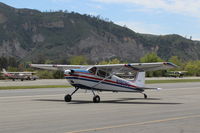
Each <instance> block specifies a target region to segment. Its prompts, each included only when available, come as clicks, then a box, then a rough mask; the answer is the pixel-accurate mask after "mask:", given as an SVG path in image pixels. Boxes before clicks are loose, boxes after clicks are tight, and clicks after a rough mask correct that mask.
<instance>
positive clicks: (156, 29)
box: [0, 0, 200, 40]
mask: <svg viewBox="0 0 200 133" xmlns="http://www.w3.org/2000/svg"><path fill="white" fill-rule="evenodd" d="M0 2H3V3H5V4H8V5H10V6H13V7H16V8H31V9H37V10H40V11H50V10H56V11H57V10H68V11H70V12H71V11H74V12H78V13H80V14H90V15H95V16H97V15H100V16H101V17H103V18H108V19H109V20H111V21H113V22H114V23H117V24H120V25H122V26H123V25H126V26H127V27H128V28H130V29H132V30H134V31H135V32H139V33H150V34H157V35H165V34H179V35H182V36H184V37H185V36H186V37H187V38H189V37H190V36H192V39H193V40H200V0H0Z"/></svg>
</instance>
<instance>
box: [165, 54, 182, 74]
mask: <svg viewBox="0 0 200 133" xmlns="http://www.w3.org/2000/svg"><path fill="white" fill-rule="evenodd" d="M168 61H169V62H172V63H174V64H175V65H177V66H178V67H177V68H174V69H172V70H174V71H176V70H183V69H184V64H183V62H182V61H181V60H180V59H179V58H178V56H172V57H171V58H170V59H169V60H168Z"/></svg>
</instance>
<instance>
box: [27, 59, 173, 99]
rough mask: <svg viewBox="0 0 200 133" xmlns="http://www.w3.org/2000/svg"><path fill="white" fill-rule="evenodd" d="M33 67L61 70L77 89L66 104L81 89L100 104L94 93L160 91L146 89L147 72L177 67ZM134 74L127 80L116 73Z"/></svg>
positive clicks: (167, 63)
mask: <svg viewBox="0 0 200 133" xmlns="http://www.w3.org/2000/svg"><path fill="white" fill-rule="evenodd" d="M30 66H31V67H35V68H40V69H48V70H61V71H63V72H64V77H65V79H67V80H68V82H69V83H70V84H71V85H72V86H74V87H75V90H74V91H73V92H72V93H71V94H67V95H66V96H65V97H64V100H65V101H66V102H70V101H71V100H72V95H73V94H74V93H75V92H76V91H77V90H79V89H86V90H91V91H92V93H93V95H94V97H93V102H94V103H99V102H100V97H99V96H98V95H96V94H95V92H94V91H112V92H136V93H142V94H143V95H144V98H145V99H146V98H147V95H146V94H145V93H144V91H145V90H146V89H159V88H147V87H145V72H146V71H155V70H162V69H169V68H175V67H177V66H176V65H175V64H173V63H170V62H158V63H131V64H108V65H52V64H30ZM121 72H134V73H135V78H134V80H127V79H123V78H120V77H118V76H116V73H121Z"/></svg>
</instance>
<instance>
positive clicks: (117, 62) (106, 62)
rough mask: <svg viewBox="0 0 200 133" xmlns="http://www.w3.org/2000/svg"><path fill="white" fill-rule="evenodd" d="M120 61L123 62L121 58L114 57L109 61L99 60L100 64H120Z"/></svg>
mask: <svg viewBox="0 0 200 133" xmlns="http://www.w3.org/2000/svg"><path fill="white" fill-rule="evenodd" d="M120 63H121V62H120V60H119V59H117V58H114V59H112V60H109V61H105V60H103V61H101V62H99V63H98V64H99V65H106V64H120Z"/></svg>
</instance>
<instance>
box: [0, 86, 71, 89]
mask: <svg viewBox="0 0 200 133" xmlns="http://www.w3.org/2000/svg"><path fill="white" fill-rule="evenodd" d="M68 87H71V86H66V85H34V86H1V87H0V90H9V89H12V90H15V89H36V88H68Z"/></svg>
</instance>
